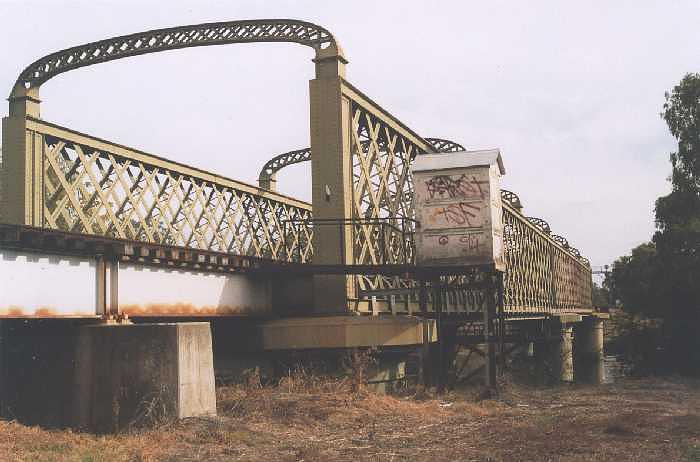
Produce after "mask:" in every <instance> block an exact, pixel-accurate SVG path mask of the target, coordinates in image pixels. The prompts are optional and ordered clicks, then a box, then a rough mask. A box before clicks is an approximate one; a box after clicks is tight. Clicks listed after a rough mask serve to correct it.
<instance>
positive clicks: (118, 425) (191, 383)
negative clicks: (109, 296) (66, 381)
mask: <svg viewBox="0 0 700 462" xmlns="http://www.w3.org/2000/svg"><path fill="white" fill-rule="evenodd" d="M73 393H74V394H73V400H72V402H73V425H74V426H75V427H76V428H79V429H85V430H89V431H95V432H100V433H107V432H118V431H121V430H123V429H125V428H128V427H130V426H133V425H136V426H139V425H149V424H152V423H156V422H157V421H158V420H160V419H165V418H185V417H196V416H209V415H215V414H216V394H215V390H214V367H213V355H212V342H211V331H210V328H209V323H205V322H189V323H170V324H140V325H139V324H135V325H93V326H86V327H82V328H80V329H79V330H78V340H77V345H76V364H75V386H74V387H73Z"/></svg>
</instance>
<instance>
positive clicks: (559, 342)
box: [534, 316, 581, 383]
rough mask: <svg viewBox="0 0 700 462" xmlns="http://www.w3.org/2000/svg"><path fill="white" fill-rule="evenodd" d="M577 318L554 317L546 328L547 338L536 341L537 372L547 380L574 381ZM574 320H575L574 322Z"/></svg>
mask: <svg viewBox="0 0 700 462" xmlns="http://www.w3.org/2000/svg"><path fill="white" fill-rule="evenodd" d="M580 320H581V317H580V316H577V319H576V320H572V319H562V318H554V319H552V320H550V321H549V322H548V326H547V328H546V329H545V332H546V334H545V339H543V340H540V341H538V342H536V343H535V351H534V353H535V360H536V361H537V373H538V376H539V377H541V378H542V379H543V380H544V381H545V382H549V383H556V382H573V381H574V358H573V327H572V324H573V322H580ZM572 321H573V322H572Z"/></svg>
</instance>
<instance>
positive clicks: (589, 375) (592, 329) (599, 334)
mask: <svg viewBox="0 0 700 462" xmlns="http://www.w3.org/2000/svg"><path fill="white" fill-rule="evenodd" d="M603 341H604V335H603V320H602V319H601V318H600V317H597V316H587V317H586V318H585V319H584V320H583V321H582V322H580V323H578V324H576V326H575V327H574V367H575V378H576V381H577V382H582V383H595V384H599V383H603V381H604V380H605V370H604V368H603Z"/></svg>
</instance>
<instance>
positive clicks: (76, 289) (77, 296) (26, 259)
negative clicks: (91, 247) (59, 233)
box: [0, 249, 96, 318]
mask: <svg viewBox="0 0 700 462" xmlns="http://www.w3.org/2000/svg"><path fill="white" fill-rule="evenodd" d="M95 275H96V272H95V261H94V260H92V259H88V258H73V257H58V256H41V255H40V254H35V253H30V252H18V251H15V250H6V249H0V317H20V318H23V317H54V316H94V315H95V306H96V295H95V289H96V281H95Z"/></svg>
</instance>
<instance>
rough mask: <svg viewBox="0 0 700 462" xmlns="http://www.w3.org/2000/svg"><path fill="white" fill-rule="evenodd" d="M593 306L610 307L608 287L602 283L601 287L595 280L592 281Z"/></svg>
mask: <svg viewBox="0 0 700 462" xmlns="http://www.w3.org/2000/svg"><path fill="white" fill-rule="evenodd" d="M592 290H593V306H595V307H596V308H604V309H608V308H610V305H611V302H612V300H611V297H610V295H611V294H610V291H609V290H608V288H607V287H606V286H605V285H603V286H602V287H601V286H599V285H598V284H596V283H595V282H594V283H593V287H592Z"/></svg>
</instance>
